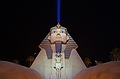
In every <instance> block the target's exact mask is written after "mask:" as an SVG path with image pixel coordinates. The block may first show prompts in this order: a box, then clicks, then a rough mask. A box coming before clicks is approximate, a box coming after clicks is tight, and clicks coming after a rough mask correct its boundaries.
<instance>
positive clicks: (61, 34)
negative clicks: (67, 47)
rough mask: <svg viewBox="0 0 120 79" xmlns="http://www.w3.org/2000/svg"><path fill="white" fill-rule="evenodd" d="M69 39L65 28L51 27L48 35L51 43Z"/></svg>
mask: <svg viewBox="0 0 120 79" xmlns="http://www.w3.org/2000/svg"><path fill="white" fill-rule="evenodd" d="M68 39H69V37H68V35H67V34H66V30H65V29H52V30H51V35H50V36H49V40H50V41H51V43H56V42H62V43H66V41H67V40H68Z"/></svg>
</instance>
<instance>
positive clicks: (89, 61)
mask: <svg viewBox="0 0 120 79" xmlns="http://www.w3.org/2000/svg"><path fill="white" fill-rule="evenodd" d="M84 63H85V65H86V67H91V64H92V62H91V60H90V59H89V58H85V59H84Z"/></svg>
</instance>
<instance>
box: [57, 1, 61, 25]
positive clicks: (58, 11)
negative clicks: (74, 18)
mask: <svg viewBox="0 0 120 79" xmlns="http://www.w3.org/2000/svg"><path fill="white" fill-rule="evenodd" d="M60 4H61V1H60V0H57V23H60Z"/></svg>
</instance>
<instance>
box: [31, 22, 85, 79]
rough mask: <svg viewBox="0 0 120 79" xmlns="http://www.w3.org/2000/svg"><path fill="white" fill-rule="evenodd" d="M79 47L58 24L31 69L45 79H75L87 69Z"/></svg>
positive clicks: (41, 46)
mask: <svg viewBox="0 0 120 79" xmlns="http://www.w3.org/2000/svg"><path fill="white" fill-rule="evenodd" d="M77 47H78V45H77V44H76V42H75V41H74V40H73V38H72V37H71V36H70V34H69V33H68V31H67V29H66V28H65V27H63V26H61V25H60V24H59V23H58V24H57V25H56V26H54V27H52V28H51V29H50V32H49V33H48V35H47V36H46V37H45V39H44V40H43V41H42V42H41V44H40V45H39V48H40V49H41V50H40V52H39V54H38V56H37V57H36V59H35V61H34V62H33V64H32V65H31V67H30V68H32V69H35V70H36V71H37V72H38V73H39V74H40V75H41V76H42V78H43V79H74V77H75V76H76V75H77V74H78V73H79V72H80V71H81V70H83V69H85V68H86V66H85V64H84V63H83V61H82V59H81V57H80V56H79V54H78V52H77V51H76V49H77Z"/></svg>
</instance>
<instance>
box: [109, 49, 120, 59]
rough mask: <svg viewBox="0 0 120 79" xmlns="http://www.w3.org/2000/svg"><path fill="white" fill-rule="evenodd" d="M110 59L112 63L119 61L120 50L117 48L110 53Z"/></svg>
mask: <svg viewBox="0 0 120 79" xmlns="http://www.w3.org/2000/svg"><path fill="white" fill-rule="evenodd" d="M110 54H111V55H110V56H109V57H110V59H111V61H118V60H120V48H117V47H115V48H114V49H113V50H112V52H110Z"/></svg>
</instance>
